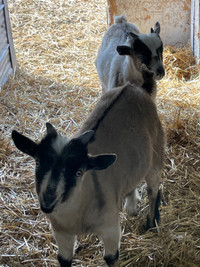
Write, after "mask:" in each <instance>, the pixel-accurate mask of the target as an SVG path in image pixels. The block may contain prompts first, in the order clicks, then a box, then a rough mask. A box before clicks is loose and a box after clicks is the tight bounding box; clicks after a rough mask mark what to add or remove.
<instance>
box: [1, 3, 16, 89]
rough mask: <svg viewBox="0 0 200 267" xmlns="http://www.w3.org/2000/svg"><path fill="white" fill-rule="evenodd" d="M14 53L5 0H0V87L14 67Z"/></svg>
mask: <svg viewBox="0 0 200 267" xmlns="http://www.w3.org/2000/svg"><path fill="white" fill-rule="evenodd" d="M16 65H17V62H16V55H15V51H14V45H13V39H12V34H11V26H10V18H9V13H8V5H7V1H6V0H0V89H1V87H2V85H4V84H5V82H6V81H7V79H8V77H9V75H10V74H12V73H14V72H15V69H16Z"/></svg>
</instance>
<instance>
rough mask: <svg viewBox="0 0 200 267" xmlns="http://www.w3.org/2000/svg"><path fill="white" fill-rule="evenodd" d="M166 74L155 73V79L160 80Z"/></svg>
mask: <svg viewBox="0 0 200 267" xmlns="http://www.w3.org/2000/svg"><path fill="white" fill-rule="evenodd" d="M164 76H165V75H155V76H154V77H155V80H156V81H160V80H161V79H162V78H163V77H164Z"/></svg>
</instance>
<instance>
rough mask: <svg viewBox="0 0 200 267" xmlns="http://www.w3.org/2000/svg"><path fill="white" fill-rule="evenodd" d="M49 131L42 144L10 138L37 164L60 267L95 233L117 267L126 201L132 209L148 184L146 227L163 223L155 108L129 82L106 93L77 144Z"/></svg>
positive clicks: (161, 148)
mask: <svg viewBox="0 0 200 267" xmlns="http://www.w3.org/2000/svg"><path fill="white" fill-rule="evenodd" d="M152 75H153V74H151V75H150V76H149V75H147V76H146V75H144V77H150V78H152ZM46 126H47V135H46V136H45V137H44V138H43V139H42V140H41V142H40V143H39V144H37V143H35V142H34V141H32V140H30V139H29V138H27V137H25V136H23V135H22V134H20V133H18V132H17V131H15V130H14V131H13V132H12V138H13V140H14V143H15V145H16V146H17V148H18V149H19V150H21V151H22V152H24V153H26V154H28V155H30V156H31V157H33V158H34V159H35V162H36V171H35V178H36V192H37V195H38V199H39V203H40V207H41V210H42V211H43V212H44V213H45V215H46V217H47V218H49V219H50V221H51V224H52V229H53V232H54V236H55V239H56V241H57V244H58V248H59V251H58V261H59V263H60V265H61V266H63V267H64V266H65V267H67V266H71V264H72V258H73V254H74V242H75V238H76V235H81V234H87V233H96V234H97V235H98V236H99V237H100V238H101V239H102V241H103V243H104V248H105V252H104V259H105V261H106V263H107V265H108V266H110V267H111V266H112V267H113V266H118V258H119V248H120V237H121V233H120V232H121V231H120V218H119V211H120V209H121V207H122V204H123V203H124V200H125V199H126V198H127V199H128V201H126V209H127V211H130V210H132V209H133V208H132V207H134V206H135V203H134V202H135V196H134V192H135V191H134V190H135V188H136V187H137V186H138V184H140V183H141V182H142V181H143V180H145V181H146V183H147V192H148V196H149V213H148V216H147V224H146V228H147V229H148V228H151V227H155V225H156V222H155V221H157V222H158V221H159V217H160V215H159V199H160V192H159V184H160V182H161V171H162V168H163V162H164V132H163V129H162V125H161V123H160V120H159V117H158V114H157V109H156V105H155V104H154V102H153V100H152V99H151V97H150V95H149V94H148V93H147V92H146V90H145V89H143V88H138V87H136V86H134V85H131V84H129V83H128V84H126V85H124V86H122V87H119V88H115V89H113V90H110V91H108V92H107V93H105V94H103V96H102V97H101V99H100V100H99V102H98V103H97V105H96V107H95V108H94V110H93V112H92V113H91V115H90V116H89V117H88V119H87V120H86V122H85V123H84V125H83V127H82V128H81V130H80V131H79V133H78V134H77V135H76V136H75V137H73V138H72V139H68V138H64V137H62V136H61V135H59V134H58V133H57V132H56V130H55V128H54V127H53V126H52V125H51V124H50V123H47V124H46ZM113 153H114V154H113ZM92 155H93V156H92ZM94 155H95V156H94ZM116 155H117V160H116ZM113 163H114V164H113Z"/></svg>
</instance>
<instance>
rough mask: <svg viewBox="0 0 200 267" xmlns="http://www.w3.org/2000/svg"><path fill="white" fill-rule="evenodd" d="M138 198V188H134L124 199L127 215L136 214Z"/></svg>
mask: <svg viewBox="0 0 200 267" xmlns="http://www.w3.org/2000/svg"><path fill="white" fill-rule="evenodd" d="M138 200H139V193H138V190H137V189H136V188H135V189H134V190H133V191H132V192H130V193H129V194H128V195H127V197H126V201H125V205H124V208H125V210H126V212H127V213H128V215H129V216H136V215H137V214H138V209H137V203H138Z"/></svg>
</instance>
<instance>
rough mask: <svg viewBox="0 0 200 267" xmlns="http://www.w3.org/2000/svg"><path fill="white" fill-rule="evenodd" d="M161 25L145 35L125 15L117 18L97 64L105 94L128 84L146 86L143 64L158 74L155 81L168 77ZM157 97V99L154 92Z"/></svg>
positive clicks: (98, 56) (153, 93) (100, 50)
mask: <svg viewBox="0 0 200 267" xmlns="http://www.w3.org/2000/svg"><path fill="white" fill-rule="evenodd" d="M159 34H160V24H159V22H157V23H156V24H155V27H154V29H152V28H151V33H149V34H141V33H140V31H139V29H138V28H137V26H136V25H134V24H131V23H128V22H127V19H126V17H125V16H124V15H122V16H119V17H115V23H114V24H113V25H112V26H111V27H110V28H109V29H108V31H107V32H106V33H105V35H104V37H103V40H102V44H101V46H100V48H99V51H98V55H97V59H96V61H95V65H96V68H97V73H98V76H99V79H100V83H101V86H102V89H103V92H105V91H107V90H110V89H112V88H114V87H118V86H122V85H124V84H125V83H126V82H127V81H129V82H130V83H131V84H135V85H137V86H142V84H143V82H144V80H143V77H142V73H141V71H140V69H141V68H140V66H141V64H145V65H146V66H147V68H148V69H149V70H150V71H152V72H153V73H154V79H155V80H160V79H162V78H163V76H164V75H165V70H164V66H163V55H162V54H163V43H162V40H161V38H160V36H159ZM152 95H153V98H155V96H156V87H155V91H154V92H152Z"/></svg>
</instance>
